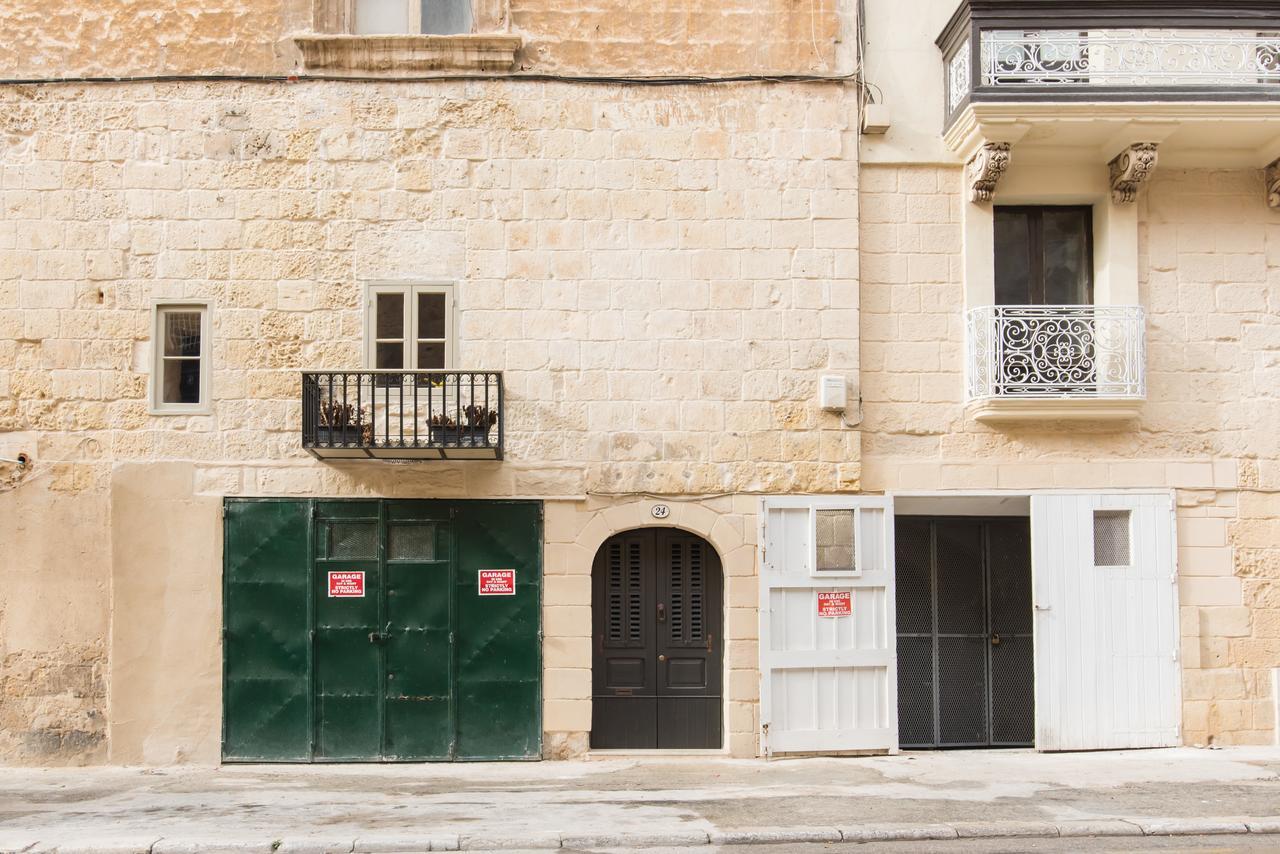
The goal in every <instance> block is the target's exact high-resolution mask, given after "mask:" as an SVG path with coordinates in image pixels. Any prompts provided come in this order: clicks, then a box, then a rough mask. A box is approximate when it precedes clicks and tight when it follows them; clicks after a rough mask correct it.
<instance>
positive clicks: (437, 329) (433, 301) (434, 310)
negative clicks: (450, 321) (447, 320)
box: [418, 294, 445, 338]
mask: <svg viewBox="0 0 1280 854" xmlns="http://www.w3.org/2000/svg"><path fill="white" fill-rule="evenodd" d="M444 306H445V299H444V294H418V337H419V338H443V337H444Z"/></svg>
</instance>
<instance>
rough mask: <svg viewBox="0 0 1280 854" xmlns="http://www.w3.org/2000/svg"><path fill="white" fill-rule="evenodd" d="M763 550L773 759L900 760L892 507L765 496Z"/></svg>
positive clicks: (768, 739)
mask: <svg viewBox="0 0 1280 854" xmlns="http://www.w3.org/2000/svg"><path fill="white" fill-rule="evenodd" d="M760 544H761V556H760V557H761V559H760V584H761V590H760V674H761V675H760V678H761V686H760V722H761V730H762V732H761V744H762V746H763V749H764V751H765V753H766V755H768V754H771V753H786V752H816V751H822V752H831V751H842V750H851V751H852V750H886V751H890V752H896V751H897V749H898V689H897V660H896V658H895V653H894V648H895V641H896V635H895V629H894V613H895V612H894V598H893V503H892V499H889V498H880V497H874V498H872V497H866V498H770V499H766V500H765V501H764V502H763V507H762V513H761V536H760Z"/></svg>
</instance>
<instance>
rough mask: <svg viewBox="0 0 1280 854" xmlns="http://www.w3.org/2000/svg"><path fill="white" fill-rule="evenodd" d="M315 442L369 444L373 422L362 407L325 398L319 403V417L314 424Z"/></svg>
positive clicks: (371, 439)
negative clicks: (317, 421) (315, 424)
mask: <svg viewBox="0 0 1280 854" xmlns="http://www.w3.org/2000/svg"><path fill="white" fill-rule="evenodd" d="M316 444H317V445H320V446H333V445H371V444H373V424H372V422H371V421H370V420H369V419H368V418H366V412H365V411H364V410H363V409H357V408H356V407H355V406H353V405H351V404H350V403H343V402H341V401H337V400H326V401H322V402H321V403H320V418H319V423H318V425H317V426H316Z"/></svg>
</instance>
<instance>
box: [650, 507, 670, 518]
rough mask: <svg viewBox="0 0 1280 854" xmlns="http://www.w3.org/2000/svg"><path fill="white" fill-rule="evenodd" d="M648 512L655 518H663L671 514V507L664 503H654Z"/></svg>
mask: <svg viewBox="0 0 1280 854" xmlns="http://www.w3.org/2000/svg"><path fill="white" fill-rule="evenodd" d="M649 512H650V513H652V514H653V518H655V519H665V518H667V517H668V516H670V515H671V508H670V507H668V506H667V505H665V504H655V505H653V509H652V510H650V511H649Z"/></svg>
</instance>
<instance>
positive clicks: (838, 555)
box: [814, 510, 857, 572]
mask: <svg viewBox="0 0 1280 854" xmlns="http://www.w3.org/2000/svg"><path fill="white" fill-rule="evenodd" d="M814 517H815V518H814V526H815V528H816V533H817V558H816V559H817V569H818V571H819V572H854V571H855V570H856V569H857V557H856V542H855V540H854V533H853V532H854V527H855V525H856V523H857V511H856V510H817V511H814Z"/></svg>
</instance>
